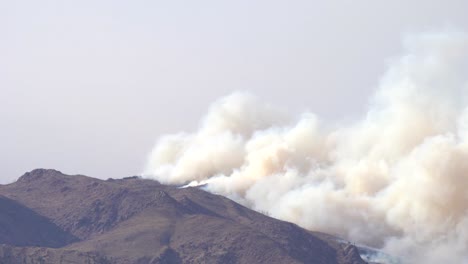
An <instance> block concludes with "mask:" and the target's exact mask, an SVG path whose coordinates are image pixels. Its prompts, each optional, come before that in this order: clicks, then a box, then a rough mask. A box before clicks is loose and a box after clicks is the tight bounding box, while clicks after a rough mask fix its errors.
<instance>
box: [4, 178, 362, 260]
mask: <svg viewBox="0 0 468 264" xmlns="http://www.w3.org/2000/svg"><path fill="white" fill-rule="evenodd" d="M0 195H3V196H5V197H8V198H9V199H12V200H15V201H17V202H18V203H21V204H23V205H24V206H26V207H28V208H30V209H32V210H33V211H34V212H36V213H37V214H39V215H41V216H43V217H45V218H47V219H50V220H51V221H52V222H53V223H54V224H55V225H57V226H58V227H59V228H61V229H62V230H63V232H66V233H67V234H69V235H70V236H74V237H76V238H78V239H79V240H80V241H78V242H76V243H71V244H68V245H66V246H64V247H63V248H61V249H48V248H27V249H24V248H12V247H6V246H3V247H2V248H0V249H1V250H0V261H1V260H2V256H3V257H5V256H6V255H8V254H10V255H13V256H28V257H30V259H38V258H40V259H42V260H44V261H46V262H45V263H60V258H62V259H63V258H66V257H68V258H69V259H73V261H75V263H99V261H101V262H103V263H106V262H109V263H327V264H328V263H365V262H364V261H362V259H361V258H360V257H359V254H358V252H357V250H356V248H354V247H352V246H347V247H343V246H342V245H341V244H339V243H336V242H334V241H333V240H332V239H330V240H326V239H320V238H319V237H317V236H315V235H314V234H313V233H311V232H309V231H307V230H304V229H302V228H299V227H298V226H296V225H294V224H291V223H287V222H283V221H279V220H276V219H272V218H269V217H267V216H264V215H262V214H259V213H257V212H254V211H252V210H250V209H248V208H245V207H243V206H241V205H239V204H237V203H235V202H233V201H231V200H229V199H226V198H224V197H221V196H218V195H213V194H210V193H207V192H205V191H202V190H199V189H197V188H184V189H180V188H176V187H173V186H165V185H161V184H159V183H158V182H156V181H151V180H143V179H139V178H137V177H132V178H127V179H122V180H107V181H102V180H98V179H93V178H89V177H85V176H79V175H77V176H67V175H64V174H62V173H60V172H58V171H54V170H42V169H41V170H34V171H32V172H30V173H26V174H25V175H23V176H22V177H21V178H20V179H19V180H18V181H17V182H15V183H13V184H9V185H3V186H0ZM38 246H42V247H50V246H49V245H47V244H43V245H38ZM2 252H7V253H8V254H7V253H2ZM2 254H3V255H2ZM96 259H97V260H96ZM96 261H98V262H96ZM19 263H33V262H31V261H30V262H28V261H24V262H19ZM63 263H67V262H63ZM68 263H72V262H68Z"/></svg>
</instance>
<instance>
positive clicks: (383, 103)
mask: <svg viewBox="0 0 468 264" xmlns="http://www.w3.org/2000/svg"><path fill="white" fill-rule="evenodd" d="M404 44H405V47H406V50H407V54H405V55H404V56H402V57H400V58H399V59H395V60H393V61H391V63H390V65H389V69H388V71H387V73H386V74H385V75H384V77H383V78H382V79H381V83H380V87H379V89H378V90H377V91H376V94H375V95H374V96H373V97H372V98H371V100H370V108H369V110H368V112H367V114H366V116H365V117H363V118H362V119H361V120H359V121H357V122H355V123H353V124H346V125H342V126H331V125H329V124H326V123H325V122H322V121H321V120H319V118H318V117H317V116H315V115H314V114H313V113H304V114H302V115H301V116H299V117H291V116H289V115H288V114H286V113H284V112H282V111H280V110H277V109H276V108H274V107H272V106H270V105H268V104H265V103H262V102H260V101H259V100H258V99H257V98H255V97H253V96H251V95H249V94H245V93H235V94H232V95H229V96H227V97H225V98H222V99H220V100H219V101H217V102H215V103H214V104H213V105H212V106H211V108H210V109H209V112H208V114H207V115H206V117H205V118H204V119H203V121H202V122H201V124H200V127H199V129H198V131H196V132H194V133H192V134H186V133H180V134H174V135H167V136H164V137H162V138H161V139H159V141H158V143H157V144H156V146H155V148H154V150H153V152H152V153H151V155H150V157H149V161H148V164H147V168H146V172H145V175H146V177H149V178H154V179H157V180H159V181H161V182H163V183H170V184H193V185H197V184H206V187H205V188H206V189H207V190H208V191H211V192H214V193H218V194H222V195H226V196H228V197H230V198H232V199H234V200H237V201H239V202H241V203H243V204H245V205H247V206H249V207H251V208H253V209H256V210H259V211H265V212H268V213H269V214H270V215H271V216H273V217H276V218H279V219H284V220H287V221H291V222H294V223H297V224H299V225H301V226H303V227H305V228H308V229H311V230H319V231H324V232H329V233H332V234H337V235H340V236H343V237H345V238H347V239H350V240H352V241H355V242H359V243H365V244H367V245H371V246H375V247H379V248H382V249H384V250H385V251H387V252H389V253H392V254H395V255H398V256H402V257H404V258H405V259H406V260H408V262H409V263H468V192H466V191H465V189H466V186H468V100H467V99H468V97H467V95H468V37H467V36H466V35H465V34H462V33H438V34H423V35H419V36H417V37H409V38H407V39H405V42H404ZM337 96H339V95H337Z"/></svg>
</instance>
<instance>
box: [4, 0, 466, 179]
mask: <svg viewBox="0 0 468 264" xmlns="http://www.w3.org/2000/svg"><path fill="white" fill-rule="evenodd" d="M466 10H468V2H467V1H465V0H451V1H447V0H445V1H433V0H432V1H427V0H426V1H422V0H416V1H403V0H394V1H375V0H365V1H356V0H353V1H351V0H342V1H337V0H334V1H320V2H319V1H305V0H304V1H272V0H269V1H252V0H250V1H243V0H240V1H219V0H218V1H172V0H171V1H138V0H135V1H115V0H112V1H110V0H109V1H96V0H95V1H87V0H80V1H71V0H69V1H65V0H60V1H58V0H57V1H46V0H44V1H32V0H30V1H22V0H14V1H7V0H0V123H1V127H0V160H1V163H0V164H1V166H0V182H3V183H4V182H9V181H12V180H14V179H15V178H17V177H18V176H20V175H21V174H22V173H23V172H25V171H28V170H31V169H34V168H37V167H45V168H56V169H59V170H62V171H63V172H65V173H71V174H74V173H80V174H86V175H90V176H94V177H101V178H107V177H122V176H129V175H133V174H138V173H140V172H141V171H142V170H143V167H144V163H145V159H146V156H147V154H148V152H149V151H150V150H151V148H152V147H153V144H154V142H155V141H156V139H157V137H158V136H159V135H161V134H163V133H168V132H174V131H179V130H191V129H193V128H194V127H195V126H196V125H197V122H198V120H199V119H200V118H201V117H202V116H203V114H204V113H205V111H206V109H207V108H208V106H209V104H210V103H211V102H212V101H214V100H215V99H216V98H219V97H221V96H224V95H227V94H229V93H231V92H233V91H235V90H245V91H250V92H251V93H253V94H255V95H257V96H258V97H260V98H262V99H264V100H265V101H267V102H271V103H273V104H277V105H280V106H283V107H285V108H289V109H291V111H294V112H299V111H302V110H304V109H308V110H311V111H313V112H316V113H317V114H318V115H319V116H321V117H322V118H323V119H331V120H338V119H345V118H350V117H352V116H354V115H357V114H359V113H361V112H362V111H363V110H364V108H365V107H366V103H367V99H368V97H369V95H370V94H371V93H372V90H373V89H374V88H375V86H376V85H377V82H378V80H379V78H380V76H381V74H382V73H383V71H384V70H385V65H386V64H385V62H386V60H387V59H388V58H391V57H393V56H396V55H398V54H399V53H400V52H401V49H402V48H401V37H402V36H403V35H405V34H411V33H417V32H423V31H437V30H440V29H445V28H456V29H459V30H464V31H468V16H466Z"/></svg>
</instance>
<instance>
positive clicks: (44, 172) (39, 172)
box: [18, 168, 65, 182]
mask: <svg viewBox="0 0 468 264" xmlns="http://www.w3.org/2000/svg"><path fill="white" fill-rule="evenodd" d="M63 175H65V174H63V173H62V172H60V171H58V170H54V169H42V168H39V169H34V170H32V171H30V172H26V173H25V174H23V175H22V176H21V177H20V178H19V179H18V182H29V181H35V180H38V179H42V178H45V177H53V176H63Z"/></svg>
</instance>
